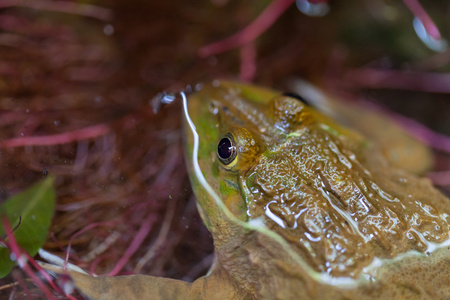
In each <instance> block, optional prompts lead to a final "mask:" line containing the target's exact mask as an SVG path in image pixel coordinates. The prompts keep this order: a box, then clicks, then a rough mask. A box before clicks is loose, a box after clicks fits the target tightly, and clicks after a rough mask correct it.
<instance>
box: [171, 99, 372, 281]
mask: <svg viewBox="0 0 450 300" xmlns="http://www.w3.org/2000/svg"><path fill="white" fill-rule="evenodd" d="M180 95H181V98H182V101H183V111H184V115H185V118H186V121H187V123H188V125H189V128H190V129H191V132H192V135H193V138H194V143H193V151H192V165H193V166H192V167H193V170H194V174H195V176H196V178H197V180H198V182H199V184H200V185H201V186H202V188H204V189H205V191H206V192H207V193H208V194H209V196H210V197H211V199H212V200H213V201H214V204H215V205H216V206H217V209H218V210H220V211H222V212H223V213H224V215H225V216H226V218H227V219H228V220H229V222H230V223H233V224H236V225H237V226H239V227H242V228H246V229H248V230H251V231H256V232H258V233H260V234H262V235H265V236H266V237H267V238H269V239H271V240H273V241H274V242H275V243H278V244H280V245H281V246H282V248H283V249H284V250H285V251H286V252H287V254H288V255H290V256H291V258H292V259H293V260H294V261H296V262H297V264H298V267H299V268H300V269H302V270H304V271H305V272H307V273H308V274H309V276H311V278H312V279H314V280H315V281H317V282H318V283H324V284H332V285H338V286H340V287H342V288H354V287H356V286H357V285H358V284H360V283H361V281H367V279H366V278H362V277H361V278H358V279H353V278H349V277H330V276H329V275H328V274H326V273H318V272H316V271H315V270H313V269H312V268H311V267H310V266H309V265H308V264H307V263H306V262H304V261H303V260H302V258H301V257H300V256H299V255H298V254H297V253H296V252H295V251H294V250H293V249H292V247H291V246H290V245H289V244H288V243H287V242H286V241H285V240H284V239H283V238H282V237H281V236H280V235H278V234H277V233H275V232H273V231H270V230H269V229H267V228H266V227H265V226H264V225H262V224H260V222H259V223H258V222H248V223H247V222H243V221H241V220H239V219H237V218H236V217H234V216H233V214H232V213H231V212H230V211H229V210H228V208H227V207H226V206H225V204H224V203H223V202H222V200H221V199H220V197H219V196H218V195H217V194H216V192H215V191H214V190H213V189H212V187H211V186H210V185H209V183H208V182H207V181H206V179H205V177H204V176H203V173H202V171H201V169H200V166H199V163H198V149H199V136H198V133H197V129H196V127H195V125H194V123H193V122H192V120H191V118H190V116H189V112H188V108H187V98H186V95H185V94H184V93H183V92H180Z"/></svg>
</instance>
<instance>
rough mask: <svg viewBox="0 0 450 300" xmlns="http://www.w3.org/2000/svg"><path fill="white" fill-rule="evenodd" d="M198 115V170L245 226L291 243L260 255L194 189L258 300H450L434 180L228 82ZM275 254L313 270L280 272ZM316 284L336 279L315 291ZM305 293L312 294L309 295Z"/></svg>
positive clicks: (194, 105)
mask: <svg viewBox="0 0 450 300" xmlns="http://www.w3.org/2000/svg"><path fill="white" fill-rule="evenodd" d="M189 112H190V115H191V118H192V120H193V122H194V123H195V124H196V127H197V131H198V133H199V136H200V152H199V164H200V167H201V169H202V172H203V174H204V176H205V178H206V180H207V181H208V183H209V184H210V185H211V186H212V187H213V189H214V190H215V192H216V193H217V194H218V195H219V198H220V199H222V201H223V203H224V204H225V205H226V206H227V208H228V209H229V211H231V212H232V214H233V216H234V217H235V218H236V219H238V220H241V221H243V222H244V223H247V224H248V223H250V224H252V223H253V224H256V223H258V224H260V225H261V226H262V227H264V228H265V229H267V231H270V232H272V233H276V234H277V235H278V236H281V237H282V239H283V240H285V241H287V243H286V244H283V245H279V244H278V245H276V246H275V244H277V242H275V241H273V240H271V239H270V238H269V239H268V240H267V241H265V243H267V244H261V241H260V239H262V237H264V239H266V238H267V237H266V236H264V235H260V234H259V233H255V232H254V231H253V230H252V229H249V228H245V229H243V228H241V227H245V225H237V224H236V223H235V222H234V221H233V220H230V218H229V217H227V216H226V215H223V214H220V213H217V212H213V211H212V210H217V209H218V208H217V207H215V206H214V205H212V206H211V204H210V202H211V200H210V199H208V196H207V195H205V194H204V191H203V190H202V187H201V186H199V184H198V183H197V182H196V180H195V179H194V180H192V181H193V185H194V189H195V190H196V194H197V195H198V198H199V204H200V209H201V212H202V215H203V217H204V219H205V222H206V225H207V226H208V228H209V229H210V231H211V232H212V233H213V236H214V238H215V244H216V250H217V255H218V262H219V264H220V265H221V266H223V267H224V268H225V269H226V270H227V272H228V273H229V274H230V275H231V278H232V280H234V281H235V282H237V284H238V285H239V286H243V287H244V288H245V289H246V290H247V291H248V292H249V293H250V294H251V295H252V296H253V297H257V298H258V297H262V298H266V297H267V298H272V297H273V298H280V297H281V298H283V297H285V298H286V299H290V298H291V297H292V298H295V297H297V296H302V295H303V296H305V297H306V298H309V297H315V296H318V294H316V293H318V292H319V290H320V289H324V290H320V297H327V296H329V297H334V296H339V297H352V298H353V297H363V298H364V297H365V298H378V297H384V296H400V295H403V296H405V297H416V298H422V297H424V298H428V297H437V298H446V297H450V293H449V282H448V281H449V280H448V276H449V270H450V263H449V248H448V245H447V244H448V239H449V221H450V217H449V215H450V205H449V204H450V201H449V199H448V198H446V197H445V196H443V195H442V194H441V193H439V192H438V191H437V190H436V189H434V188H433V187H432V185H431V184H430V182H429V181H428V180H427V179H420V178H418V177H416V176H415V175H411V174H409V173H407V172H406V171H403V170H401V169H400V168H393V167H391V165H392V164H395V163H396V162H392V161H391V162H389V161H387V160H386V158H385V157H384V156H383V155H382V154H381V151H379V150H380V149H379V145H378V144H377V143H373V142H371V141H370V140H368V139H366V138H365V137H364V136H363V135H361V134H358V133H356V131H353V130H350V129H347V128H344V127H342V126H341V125H339V124H337V123H335V122H334V121H333V120H331V119H330V118H328V117H326V116H324V115H322V114H321V113H320V112H318V111H317V110H316V109H315V108H314V107H313V106H311V105H307V103H305V102H304V101H300V100H299V99H297V97H295V96H294V97H292V96H290V95H283V94H282V93H279V92H275V91H271V90H265V89H259V88H256V87H252V86H247V85H240V84H236V83H230V82H215V83H214V86H213V85H209V86H206V87H205V88H203V89H202V90H201V91H200V92H199V93H197V94H196V95H193V96H192V97H191V99H190V102H189ZM366 127H367V126H366ZM374 127H376V126H374ZM369 135H370V134H369ZM227 137H231V138H230V140H231V141H232V142H233V145H234V147H235V150H236V157H235V158H234V159H232V160H231V162H229V161H223V160H221V156H224V155H226V153H224V152H223V149H222V153H219V155H218V154H217V147H218V144H219V142H220V141H221V140H222V139H224V138H227ZM188 149H189V148H188ZM410 150H411V149H410ZM188 152H189V153H188V157H189V155H191V152H190V151H189V150H188ZM427 159H428V158H425V157H424V160H427ZM228 160H230V159H228ZM397 165H398V164H397ZM400 167H401V166H400ZM407 167H408V166H407V165H405V168H407ZM241 224H242V223H241ZM262 224H263V225H262ZM230 230H231V231H232V232H231V233H230V232H229V231H230ZM233 233H234V234H233ZM237 240H238V241H239V242H236V241H237ZM255 241H257V242H256V245H253V244H252V243H253V242H255ZM246 243H248V246H247V244H246ZM237 244H238V245H237ZM446 245H447V246H446ZM278 247H280V248H281V249H282V250H280V251H281V252H283V250H285V248H286V247H289V248H290V250H292V251H293V252H295V253H296V254H297V255H298V257H297V259H298V258H300V260H301V264H302V263H303V264H306V265H307V266H306V267H304V266H303V267H299V268H298V269H296V264H295V263H293V264H292V265H290V262H289V261H290V259H281V262H280V261H278V263H273V262H268V261H265V260H264V259H262V258H263V257H264V258H265V259H267V260H270V259H273V260H274V261H277V260H279V258H278V257H276V256H278V255H279V254H280V253H277V255H274V254H273V253H274V252H276V251H278V250H275V249H277V248H278ZM436 249H437V250H436ZM288 252H289V251H288ZM405 253H407V254H406V255H405ZM252 256H255V257H258V259H257V260H255V259H254V258H252ZM286 256H289V254H287V255H286ZM294 260H296V259H294ZM271 264H274V265H277V266H274V265H271ZM284 264H288V265H284ZM367 267H368V268H367ZM289 268H291V270H288V269H289ZM303 268H306V269H303ZM364 268H366V269H364ZM268 272H274V274H276V276H277V277H282V278H284V279H285V282H284V283H273V282H272V283H269V282H265V281H266V280H264V279H262V278H257V277H258V276H261V277H264V276H269V277H270V278H272V280H273V281H275V282H276V281H278V280H276V279H274V277H275V275H269V274H268ZM302 272H303V274H301V275H300V276H298V274H297V275H295V274H296V273H302ZM316 272H317V273H316ZM255 274H256V275H255ZM317 274H321V275H320V276H319V277H321V278H322V279H323V278H327V277H326V276H324V275H325V274H326V275H328V278H331V279H330V280H328V281H327V280H322V281H321V280H319V283H317V282H315V281H314V279H312V278H315V277H316V276H317ZM381 274H383V277H384V278H381ZM296 277H297V279H298V280H299V281H302V282H303V284H300V283H298V284H297V283H295V282H296V281H297V280H294V278H296ZM300 278H301V279H300ZM426 278H429V279H428V282H426V280H427V279H426ZM334 279H336V281H333V280H334ZM340 279H354V280H353V281H351V280H350V281H345V280H344V281H339V280H340ZM364 279H368V282H365V280H364ZM310 280H312V283H311V282H309V281H310ZM267 281H269V280H267ZM305 282H308V284H307V285H308V286H314V288H312V290H311V291H308V290H307V289H304V285H305ZM348 282H351V284H349V285H350V286H351V287H347V288H345V289H344V288H342V289H340V288H339V286H341V287H343V286H345V285H346V283H348ZM340 283H342V284H340ZM319 286H320V287H319ZM302 288H303V289H304V290H303V291H301V289H302ZM279 289H285V291H284V292H283V293H282V294H283V295H281V294H280V290H279ZM289 289H290V292H289ZM318 289H319V290H318Z"/></svg>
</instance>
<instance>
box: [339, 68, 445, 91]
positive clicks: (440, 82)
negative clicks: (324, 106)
mask: <svg viewBox="0 0 450 300" xmlns="http://www.w3.org/2000/svg"><path fill="white" fill-rule="evenodd" d="M344 81H351V82H352V83H354V84H357V85H359V86H363V87H370V88H391V89H404V90H410V91H421V92H429V93H450V84H449V83H450V73H431V72H407V71H398V70H375V69H360V70H355V71H349V72H347V73H346V74H345V77H344Z"/></svg>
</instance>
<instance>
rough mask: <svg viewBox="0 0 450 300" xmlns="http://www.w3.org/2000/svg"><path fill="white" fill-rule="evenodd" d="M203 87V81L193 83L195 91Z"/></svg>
mask: <svg viewBox="0 0 450 300" xmlns="http://www.w3.org/2000/svg"><path fill="white" fill-rule="evenodd" d="M202 88H203V83H197V84H196V85H195V88H194V89H195V91H196V92H198V91H200V90H201V89H202Z"/></svg>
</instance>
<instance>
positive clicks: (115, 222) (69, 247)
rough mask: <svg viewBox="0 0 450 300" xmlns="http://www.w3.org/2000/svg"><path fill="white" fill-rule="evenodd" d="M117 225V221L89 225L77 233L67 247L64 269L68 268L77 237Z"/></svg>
mask: <svg viewBox="0 0 450 300" xmlns="http://www.w3.org/2000/svg"><path fill="white" fill-rule="evenodd" d="M115 224H117V221H107V222H98V223H91V224H89V225H88V226H86V227H84V228H83V229H81V230H80V231H77V232H76V233H75V234H74V235H72V236H71V237H70V240H69V244H68V245H67V251H66V260H65V262H64V267H63V269H65V268H66V266H67V263H68V262H69V253H70V249H71V247H72V242H73V240H74V239H75V238H76V237H77V236H79V235H80V234H83V233H85V232H86V231H88V230H91V229H92V228H95V227H98V226H113V225H115Z"/></svg>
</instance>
